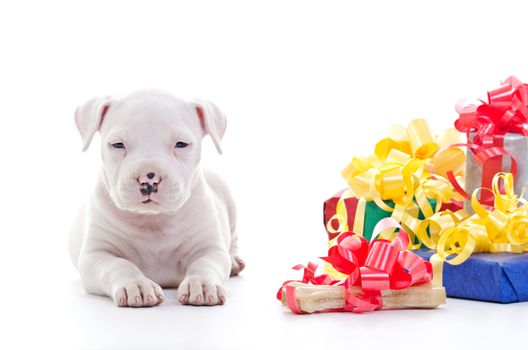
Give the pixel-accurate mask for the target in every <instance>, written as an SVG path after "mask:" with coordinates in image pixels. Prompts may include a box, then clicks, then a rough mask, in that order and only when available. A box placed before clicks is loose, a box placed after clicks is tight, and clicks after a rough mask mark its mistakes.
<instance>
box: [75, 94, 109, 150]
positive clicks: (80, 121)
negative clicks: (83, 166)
mask: <svg viewBox="0 0 528 350" xmlns="http://www.w3.org/2000/svg"><path fill="white" fill-rule="evenodd" d="M110 102H111V98H110V96H103V97H95V98H92V99H91V100H89V101H88V102H86V103H85V104H83V105H82V106H79V107H77V109H76V110H75V125H77V129H78V130H79V133H80V134H81V138H82V142H83V149H82V150H83V151H86V150H87V149H88V146H90V143H91V142H92V138H93V136H94V135H95V133H96V132H97V131H98V130H99V129H100V128H101V124H102V123H103V119H104V117H105V115H106V113H107V112H108V109H109V108H110Z"/></svg>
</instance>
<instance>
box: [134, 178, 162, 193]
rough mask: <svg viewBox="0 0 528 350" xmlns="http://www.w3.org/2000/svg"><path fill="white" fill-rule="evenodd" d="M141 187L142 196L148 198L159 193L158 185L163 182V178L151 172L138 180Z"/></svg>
mask: <svg viewBox="0 0 528 350" xmlns="http://www.w3.org/2000/svg"><path fill="white" fill-rule="evenodd" d="M137 181H138V183H139V185H140V189H139V191H140V192H141V194H142V195H144V196H148V195H149V194H151V193H157V192H158V184H159V183H160V182H161V177H160V176H158V175H156V173H153V172H149V173H147V174H146V175H141V176H139V177H138V178H137Z"/></svg>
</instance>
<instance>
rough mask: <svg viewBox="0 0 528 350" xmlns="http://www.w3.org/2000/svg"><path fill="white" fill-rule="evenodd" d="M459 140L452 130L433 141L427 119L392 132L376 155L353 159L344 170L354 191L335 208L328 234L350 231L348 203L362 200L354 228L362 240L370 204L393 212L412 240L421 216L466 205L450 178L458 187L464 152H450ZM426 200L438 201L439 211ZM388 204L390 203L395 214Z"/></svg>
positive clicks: (413, 122) (378, 146)
mask: <svg viewBox="0 0 528 350" xmlns="http://www.w3.org/2000/svg"><path fill="white" fill-rule="evenodd" d="M459 137H460V136H459V133H458V132H457V131H456V130H454V129H448V130H446V131H445V132H444V133H443V134H442V135H441V136H440V137H438V138H436V139H435V138H433V136H432V134H431V131H430V129H429V126H428V124H427V121H426V120H424V119H415V120H413V121H411V122H410V124H409V125H408V126H407V128H404V127H402V126H393V127H392V128H391V130H390V132H389V136H388V137H386V138H384V139H382V140H381V141H379V142H378V143H377V144H376V147H375V151H374V154H372V155H370V156H367V157H354V158H353V159H352V161H351V162H350V164H349V165H348V166H347V167H346V168H345V169H344V170H343V172H342V175H343V177H344V178H345V180H346V181H347V182H348V184H349V186H350V189H349V190H347V191H345V192H344V193H343V195H342V196H341V198H340V200H339V202H338V204H337V207H336V215H334V217H332V219H331V220H330V221H329V223H328V225H327V229H328V230H329V232H333V233H337V232H344V231H348V230H349V228H348V219H347V211H346V206H345V199H347V198H350V197H358V198H360V200H359V203H358V208H357V210H356V216H355V220H354V228H353V230H354V232H355V233H356V234H359V235H361V234H363V224H364V217H365V215H364V214H365V203H366V201H370V200H372V201H374V202H375V203H376V205H377V206H378V207H380V208H381V209H383V210H385V211H387V212H392V215H391V216H392V217H393V218H395V219H396V220H397V221H398V222H399V223H401V224H402V225H403V226H404V227H405V228H406V229H407V230H408V232H409V233H410V234H411V235H414V234H415V232H417V231H418V229H419V226H420V224H421V221H420V220H419V219H418V213H419V211H420V210H421V212H422V213H423V215H424V217H426V218H427V217H430V216H432V215H433V214H434V213H436V212H438V211H439V210H440V207H441V206H442V203H450V202H451V201H452V200H453V199H455V200H461V199H462V198H461V196H460V195H459V194H458V193H457V192H456V191H454V189H453V187H452V186H451V184H450V182H449V180H447V175H446V173H447V172H448V171H449V170H452V171H453V173H454V175H455V176H456V177H457V180H458V181H461V179H462V176H463V172H464V162H465V154H464V151H463V150H461V149H460V148H456V147H451V148H450V147H449V145H452V144H455V143H457V142H458V141H459ZM427 198H433V199H435V200H436V207H435V208H432V207H431V205H430V204H429V201H428V200H427ZM384 200H392V201H393V202H394V204H395V206H394V208H391V207H390V206H388V205H387V204H385V202H384ZM415 202H416V203H415ZM335 220H337V222H338V223H339V228H338V229H337V230H336V229H333V227H332V223H333V222H334V221H335ZM411 242H413V237H411Z"/></svg>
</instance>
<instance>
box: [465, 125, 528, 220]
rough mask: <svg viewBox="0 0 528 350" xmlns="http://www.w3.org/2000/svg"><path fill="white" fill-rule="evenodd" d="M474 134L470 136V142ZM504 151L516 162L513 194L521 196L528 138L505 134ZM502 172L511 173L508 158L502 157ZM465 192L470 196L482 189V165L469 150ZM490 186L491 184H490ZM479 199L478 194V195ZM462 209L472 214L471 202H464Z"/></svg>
mask: <svg viewBox="0 0 528 350" xmlns="http://www.w3.org/2000/svg"><path fill="white" fill-rule="evenodd" d="M473 136H474V133H471V134H470V138H471V140H472V139H473ZM503 147H504V149H505V150H506V151H508V153H510V154H511V155H512V156H513V157H514V158H515V160H516V161H517V176H516V178H515V184H514V188H515V194H517V195H518V196H520V195H521V193H522V191H523V188H528V137H527V136H523V135H521V134H516V133H507V134H506V135H505V136H504V146H503ZM501 171H502V172H510V171H511V161H510V157H507V156H504V157H502V170H501ZM465 179H466V180H465V190H466V192H467V193H469V194H470V195H471V194H472V193H473V191H474V190H475V189H477V188H480V187H482V165H481V164H479V163H478V162H477V161H476V160H475V156H474V155H473V152H471V151H470V150H469V149H468V151H467V154H466V175H465ZM490 186H491V184H490ZM478 197H479V199H480V194H479V196H478ZM464 208H465V209H467V210H469V211H470V212H473V210H472V209H471V202H470V201H469V200H466V201H465V202H464Z"/></svg>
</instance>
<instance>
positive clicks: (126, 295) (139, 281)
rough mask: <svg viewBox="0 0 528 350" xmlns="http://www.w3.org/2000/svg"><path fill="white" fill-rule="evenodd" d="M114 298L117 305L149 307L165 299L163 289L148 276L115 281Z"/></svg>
mask: <svg viewBox="0 0 528 350" xmlns="http://www.w3.org/2000/svg"><path fill="white" fill-rule="evenodd" d="M112 298H113V299H114V302H115V303H116V305H117V306H130V307H149V306H155V305H158V304H161V303H162V302H163V301H164V300H165V296H164V295H163V290H162V289H161V287H160V286H159V285H158V284H157V283H154V282H152V281H151V280H149V279H148V278H145V277H142V278H135V279H130V280H125V281H120V282H117V283H115V285H114V288H113V293H112Z"/></svg>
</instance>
